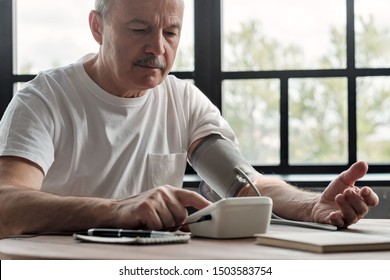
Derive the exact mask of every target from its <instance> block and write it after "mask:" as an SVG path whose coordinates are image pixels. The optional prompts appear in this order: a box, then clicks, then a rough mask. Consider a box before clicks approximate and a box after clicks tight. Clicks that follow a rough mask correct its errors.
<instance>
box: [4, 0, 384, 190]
mask: <svg viewBox="0 0 390 280" xmlns="http://www.w3.org/2000/svg"><path fill="white" fill-rule="evenodd" d="M14 1H15V0H0V38H1V42H0V61H1V63H0V77H1V79H0V117H1V116H2V115H3V113H4V111H5V109H6V107H7V105H8V103H9V102H10V101H11V99H12V96H13V91H14V90H13V89H14V84H15V83H19V82H26V81H29V80H31V79H33V78H34V77H35V75H18V74H15V73H14V59H13V51H14V49H13V43H14V40H13V38H14V35H13V26H14V24H13V23H14V20H15V19H14V17H15V11H14V7H15V6H14ZM344 1H345V4H346V18H347V38H346V40H347V67H346V68H345V69H329V70H328V69H327V70H275V71H239V72H224V71H222V67H221V48H222V46H221V44H222V43H221V38H222V34H221V33H222V31H221V30H222V26H221V25H222V21H221V19H222V15H221V11H222V9H221V8H222V7H221V5H222V2H223V1H222V0H212V1H210V0H194V28H195V30H194V37H195V38H194V56H195V65H194V71H187V72H173V73H172V74H174V75H176V76H177V77H179V78H182V79H192V80H194V83H195V85H196V86H198V87H199V88H200V89H201V90H202V91H203V92H204V93H205V94H206V95H207V96H208V97H209V99H210V100H211V101H212V102H213V103H214V104H215V105H216V106H217V107H218V108H220V109H221V107H222V82H223V81H224V80H234V79H269V78H275V79H279V80H280V84H281V102H280V112H281V118H280V137H281V139H280V143H281V150H280V164H278V165H272V166H255V168H256V169H258V170H259V171H261V172H263V173H265V174H281V175H283V174H333V173H339V172H342V171H343V170H345V169H346V168H348V167H349V166H350V165H351V164H352V163H354V162H355V161H356V160H357V125H356V79H357V78H358V77H370V76H372V77H374V76H390V68H356V67H355V28H354V26H355V17H354V0H344ZM323 77H344V78H347V80H348V135H349V139H348V140H349V141H348V142H349V144H348V155H349V156H348V163H347V164H345V165H312V164H310V165H290V164H289V163H288V154H289V153H288V149H289V145H288V142H289V141H288V137H289V135H288V105H289V104H288V90H289V89H288V80H289V79H291V78H323ZM187 173H188V174H191V173H194V171H193V170H192V169H191V167H189V166H188V168H187ZM370 173H388V174H390V164H370ZM374 183H375V184H376V185H388V186H389V185H390V175H389V179H386V180H383V179H381V180H380V181H375V182H374Z"/></svg>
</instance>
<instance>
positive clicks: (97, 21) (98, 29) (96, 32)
mask: <svg viewBox="0 0 390 280" xmlns="http://www.w3.org/2000/svg"><path fill="white" fill-rule="evenodd" d="M89 28H90V29H91V32H92V36H93V38H95V41H96V42H97V43H98V44H99V45H101V44H102V42H103V19H102V17H101V16H100V15H99V14H98V13H97V12H96V11H91V12H90V13H89Z"/></svg>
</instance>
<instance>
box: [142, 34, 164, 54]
mask: <svg viewBox="0 0 390 280" xmlns="http://www.w3.org/2000/svg"><path fill="white" fill-rule="evenodd" d="M165 43H166V42H165V38H164V34H163V32H162V31H156V32H152V33H151V35H150V39H149V41H148V44H147V46H146V50H145V51H146V52H147V53H150V54H153V55H155V56H158V55H162V54H164V53H165Z"/></svg>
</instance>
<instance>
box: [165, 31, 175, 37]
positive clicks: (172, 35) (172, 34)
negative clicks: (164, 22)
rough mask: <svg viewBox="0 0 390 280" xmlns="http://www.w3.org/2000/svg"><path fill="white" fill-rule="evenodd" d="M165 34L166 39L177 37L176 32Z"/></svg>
mask: <svg viewBox="0 0 390 280" xmlns="http://www.w3.org/2000/svg"><path fill="white" fill-rule="evenodd" d="M165 34H166V35H167V36H168V37H175V36H177V33H176V32H172V31H166V32H165Z"/></svg>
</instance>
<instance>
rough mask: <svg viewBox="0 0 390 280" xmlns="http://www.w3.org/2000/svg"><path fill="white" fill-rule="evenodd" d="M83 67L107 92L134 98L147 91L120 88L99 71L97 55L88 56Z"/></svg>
mask: <svg viewBox="0 0 390 280" xmlns="http://www.w3.org/2000/svg"><path fill="white" fill-rule="evenodd" d="M83 66H84V69H85V71H86V72H87V74H88V76H89V77H90V78H91V79H92V80H93V81H94V82H95V83H96V84H97V85H98V86H99V87H100V88H102V89H104V90H105V91H106V92H108V93H109V94H112V95H115V96H118V97H123V98H136V97H141V96H143V95H145V94H146V93H147V90H129V89H128V88H121V87H120V86H118V85H117V84H116V83H115V82H113V81H112V80H111V79H110V77H109V76H108V75H106V74H104V72H103V71H100V70H99V69H101V68H102V67H100V66H101V65H100V64H99V61H98V55H95V56H93V57H92V58H88V59H87V60H86V61H85V62H84V63H83Z"/></svg>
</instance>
